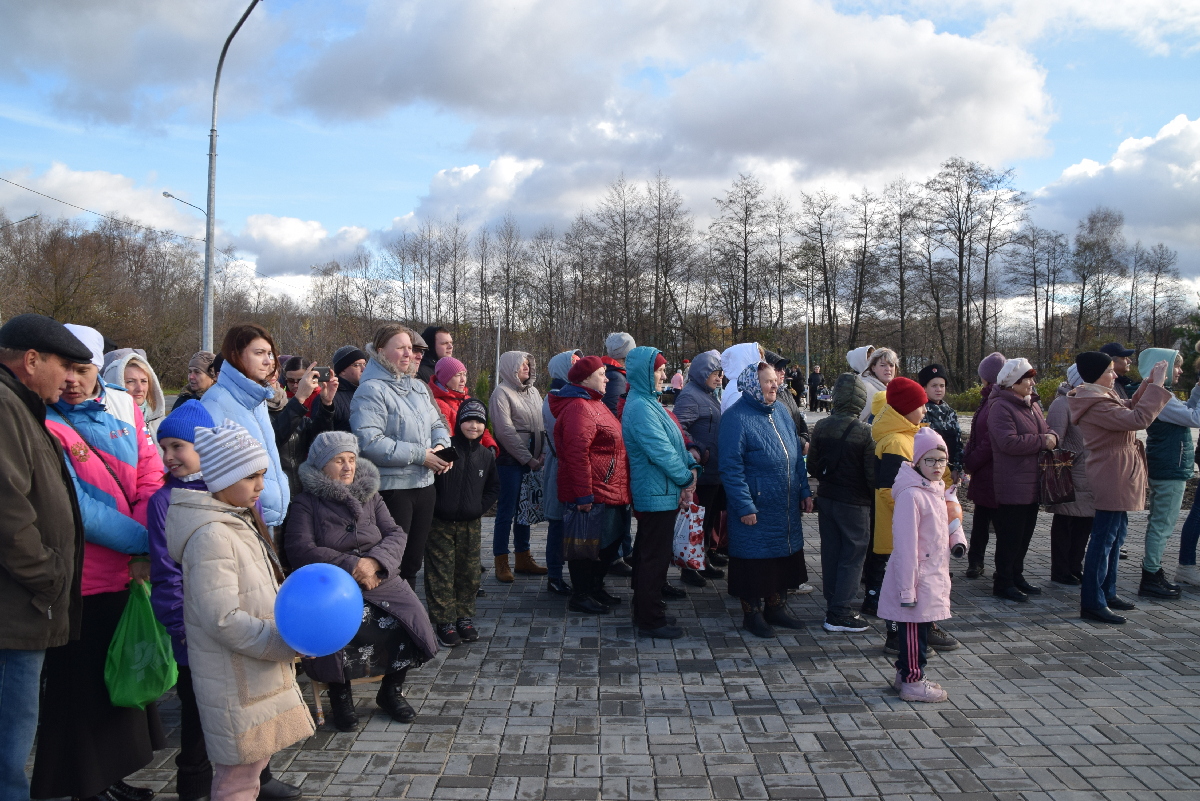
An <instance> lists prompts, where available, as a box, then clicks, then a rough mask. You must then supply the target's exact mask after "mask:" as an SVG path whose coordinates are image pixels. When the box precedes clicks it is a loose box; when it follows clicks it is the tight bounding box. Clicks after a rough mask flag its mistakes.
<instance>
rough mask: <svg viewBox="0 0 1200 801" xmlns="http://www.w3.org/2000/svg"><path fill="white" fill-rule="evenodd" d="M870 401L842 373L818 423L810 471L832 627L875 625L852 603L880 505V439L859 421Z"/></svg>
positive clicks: (849, 376) (856, 628) (859, 386)
mask: <svg viewBox="0 0 1200 801" xmlns="http://www.w3.org/2000/svg"><path fill="white" fill-rule="evenodd" d="M866 403H867V388H866V385H865V384H863V382H862V379H861V378H859V377H858V376H856V375H854V373H842V374H841V375H840V376H838V379H837V383H836V384H834V385H833V413H832V414H831V415H830V416H829V417H826V418H825V419H824V420H821V421H819V422H818V423H817V424H816V426H814V427H813V431H812V445H811V448H810V449H809V452H808V474H809V475H810V476H812V477H813V478H815V479H817V513H818V516H817V523H818V527H819V528H820V531H821V580H822V583H823V585H824V588H825V604H826V612H825V626H824V628H825V630H826V631H852V632H861V631H866V630H867V629H868V628H870V626H868V624H867V622H866V621H865V620H863V618H862V617H861V616H860V615H859V614H858V613H857V612H855V611H854V610H853V609H852V608H851V607H850V602H851V601H853V600H854V596H855V595H857V594H858V584H859V581H860V580H861V579H862V570H863V561H864V560H865V559H866V558H867V544H868V542H869V541H870V539H871V509H872V506H873V505H874V503H875V490H874V487H873V483H874V482H873V477H874V472H875V464H874V461H875V443H874V442H873V441H872V439H871V427H870V426H869V425H867V424H866V423H863V422H861V421H859V419H858V415H859V413H860V412H862V410H863V407H864V406H866Z"/></svg>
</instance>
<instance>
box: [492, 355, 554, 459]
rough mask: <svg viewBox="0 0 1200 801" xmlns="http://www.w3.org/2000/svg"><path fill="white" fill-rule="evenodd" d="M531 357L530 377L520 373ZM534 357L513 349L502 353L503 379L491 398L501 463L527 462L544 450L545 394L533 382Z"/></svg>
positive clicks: (493, 424) (493, 425) (494, 428)
mask: <svg viewBox="0 0 1200 801" xmlns="http://www.w3.org/2000/svg"><path fill="white" fill-rule="evenodd" d="M526 359H529V364H530V368H531V369H530V370H529V378H527V379H525V380H524V381H522V380H521V379H520V378H518V377H517V373H518V371H520V369H521V364H522V362H524V361H525V360H526ZM532 366H533V357H532V356H530V355H529V354H528V353H525V352H524V351H520V350H510V351H508V352H507V353H505V354H504V355H502V356H501V357H500V381H499V383H497V385H496V391H495V392H493V393H492V397H491V398H490V399H489V400H488V416H489V417H491V419H492V430H493V431H494V432H495V435H496V442H497V443H499V445H500V456H499V457H498V458H497V459H496V464H499V465H510V466H511V465H526V464H529V462H531V461H532V460H534V459H536V458H538V457H539V456H541V454H542V445H543V443H542V439H543V437H544V436H545V432H546V429H545V427H544V426H543V425H542V396H541V394H540V393H538V391H537V387H535V386H534V385H533V382H534V379H535V378H536V376H535V375H534V373H533V369H532Z"/></svg>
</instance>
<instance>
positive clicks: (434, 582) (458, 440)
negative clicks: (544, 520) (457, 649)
mask: <svg viewBox="0 0 1200 801" xmlns="http://www.w3.org/2000/svg"><path fill="white" fill-rule="evenodd" d="M456 426H457V430H456V431H455V432H454V433H453V435H452V436H451V438H450V446H451V447H452V448H454V451H455V453H457V454H458V455H457V457H456V458H455V459H454V467H453V468H452V469H451V470H449V471H447V472H445V473H442V474H441V475H439V476H437V477H436V478H435V479H434V481H433V485H434V487H436V488H437V501H436V502H435V504H434V507H433V527H432V528H431V529H430V531H429V542H428V543H427V544H426V545H425V601H426V603H427V604H428V605H429V617H430V619H431V620H432V621H433V628H434V630H435V631H436V632H437V636H438V640H439V641H440V642H441V643H442V645H444V646H446V647H448V648H452V647H454V646H455V645H458V644H459V643H461V642H464V641H465V642H474V641H475V640H478V639H479V632H478V631H476V630H475V626H474V625H473V624H472V622H471V619H472V618H473V617H475V593H476V592H477V591H478V590H479V529H480V526H479V519H480V518H481V517H483V513H484V512H486V511H487V510H488V509H489V508H491V506H492V504H493V503H495V502H496V498H497V497H498V496H499V495H500V479H499V477H498V475H497V473H496V458H495V457H494V456H492V452H491V450H490V449H488V448H485V447H483V445H481V444H480V442H479V440H480V438H481V437H482V436H483V432H484V431H486V430H487V407H486V406H484V405H483V403H482V402H481V401H478V400H476V399H475V398H468V399H467V400H465V401H463V403H462V405H461V406H459V407H458V419H457V421H456Z"/></svg>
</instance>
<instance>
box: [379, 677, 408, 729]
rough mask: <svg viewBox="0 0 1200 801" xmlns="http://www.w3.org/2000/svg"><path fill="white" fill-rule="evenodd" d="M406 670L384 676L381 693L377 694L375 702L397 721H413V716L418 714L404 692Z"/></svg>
mask: <svg viewBox="0 0 1200 801" xmlns="http://www.w3.org/2000/svg"><path fill="white" fill-rule="evenodd" d="M405 672H407V671H401V672H399V673H389V674H387V675H386V676H384V677H383V683H382V684H381V685H380V686H379V693H378V694H377V695H376V696H375V703H377V704H379V708H380V709H382V710H383V711H384V712H387V713H388V714H389V715H391V716H392V720H394V721H396V722H397V723H412V722H413V718H415V717H416V716H417V712H416V710H415V709H413V708H412V705H411V704H409V703H408V700H407V699H405V697H404V695H403V693H402V690H403V688H404V674H405Z"/></svg>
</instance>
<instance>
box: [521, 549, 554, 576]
mask: <svg viewBox="0 0 1200 801" xmlns="http://www.w3.org/2000/svg"><path fill="white" fill-rule="evenodd" d="M513 572H515V573H523V574H525V575H527V576H544V575H546V574H547V573H549V572H550V571H549V570H547V569H546V568H544V567H542V566H541V565H539V564H538V563H537V562H535V561H533V555H532V554H531V553H529V551H518V552H517V562H516V566H515V567H514V568H513Z"/></svg>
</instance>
